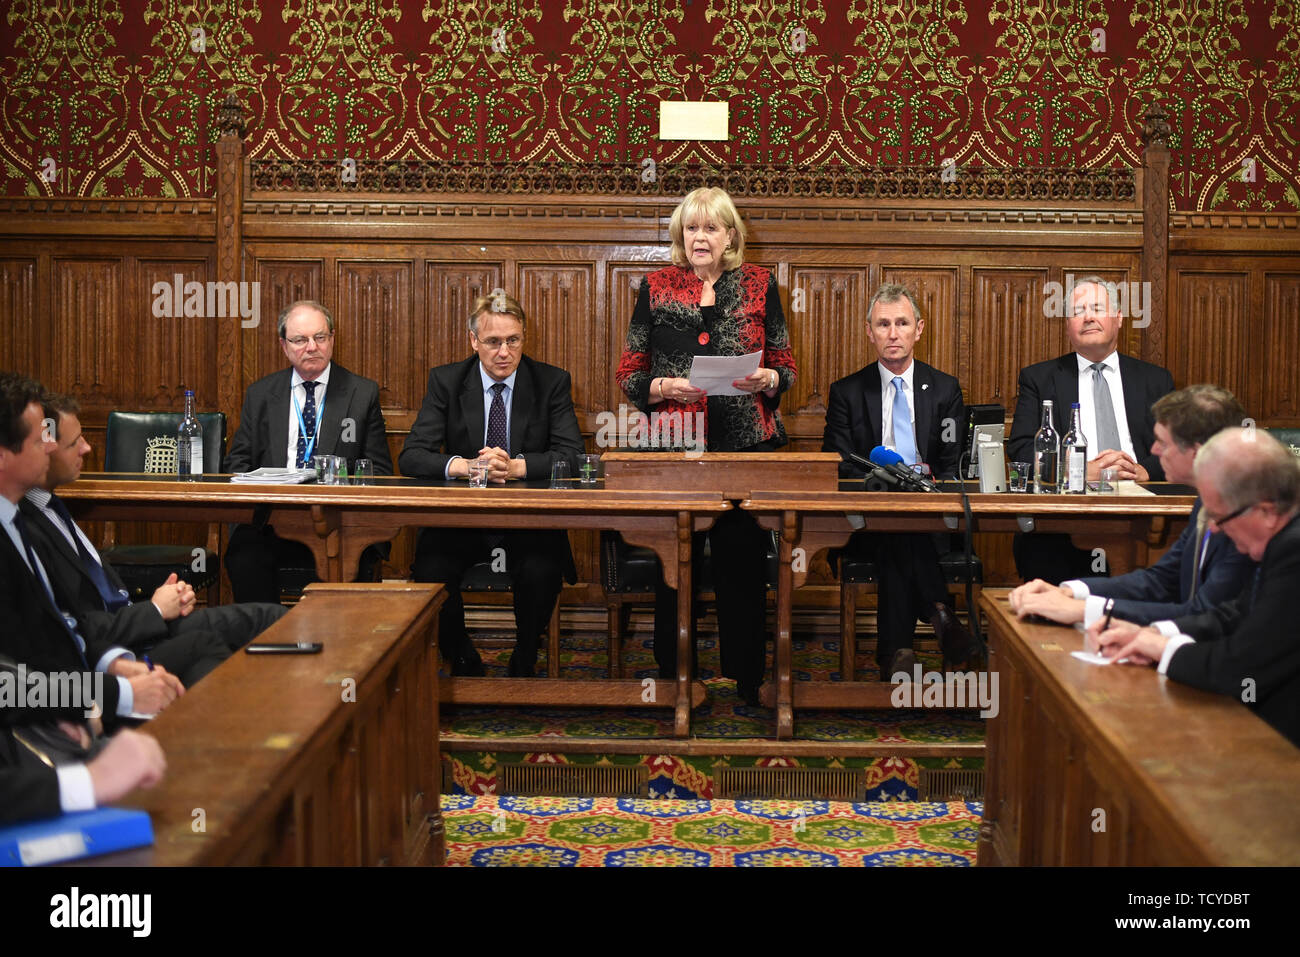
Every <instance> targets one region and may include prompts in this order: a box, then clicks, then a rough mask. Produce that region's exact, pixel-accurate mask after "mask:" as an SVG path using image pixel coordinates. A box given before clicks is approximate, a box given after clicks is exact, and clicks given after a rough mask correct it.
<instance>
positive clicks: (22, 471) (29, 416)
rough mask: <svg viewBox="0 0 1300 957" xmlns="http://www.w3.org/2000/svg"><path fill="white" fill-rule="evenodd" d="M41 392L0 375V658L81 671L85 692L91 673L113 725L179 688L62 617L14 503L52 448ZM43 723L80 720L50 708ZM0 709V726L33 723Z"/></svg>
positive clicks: (38, 477) (33, 483) (148, 710)
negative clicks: (99, 681)
mask: <svg viewBox="0 0 1300 957" xmlns="http://www.w3.org/2000/svg"><path fill="white" fill-rule="evenodd" d="M44 396H45V392H44V389H42V388H41V386H40V384H39V383H38V382H35V381H34V380H32V379H28V378H24V377H22V376H17V375H13V374H11V373H5V372H0V621H2V622H3V623H4V627H3V628H0V654H4V655H6V656H8V657H9V658H11V659H12V660H13V661H15V662H17V663H20V664H24V665H26V666H27V667H28V668H30V669H32V670H34V671H42V672H46V673H51V674H53V673H80V674H82V675H84V676H85V680H84V682H83V687H90V686H91V684H92V683H93V675H92V674H91V673H92V672H94V671H98V672H104V673H106V674H107V675H110V676H112V677H111V678H110V679H109V680H107V681H104V682H103V687H104V701H103V709H104V713H105V715H106V716H108V717H109V719H110V720H111V719H112V717H113V716H115V715H129V714H131V713H133V712H136V713H141V714H156V713H157V712H159V711H161V710H162V709H163V708H165V707H166V706H167V705H168V704H170V703H171V702H172V701H173V700H174V699H175V698H176V696H177V695H179V694H183V693H184V688H183V687H182V686H181V684H180V682H179V681H178V680H177V679H176V676H175V675H173V674H171V673H170V672H168V671H166V670H165V669H163V668H148V667H147V666H145V665H144V664H143V663H141V662H137V661H136V660H135V656H134V655H133V654H132V653H131V652H130V651H128V650H126V649H125V648H121V647H113V646H109V645H106V644H103V643H95V642H87V639H86V638H85V637H83V636H82V635H81V634H80V633H79V630H78V626H77V621H76V619H75V618H73V617H71V616H70V615H64V613H63V612H62V610H61V609H60V607H59V603H58V601H57V600H56V598H55V595H54V589H53V587H52V586H51V584H50V579H49V576H48V575H47V573H46V571H45V567H44V565H43V564H42V563H41V560H40V558H39V556H38V555H37V552H36V546H35V544H34V542H33V536H32V535H31V533H30V532H29V531H28V528H27V522H26V520H25V518H24V517H23V515H22V513H21V512H20V511H19V508H18V503H19V502H20V501H21V500H22V498H23V496H24V495H26V494H27V492H28V490H29V489H32V488H35V487H37V486H39V485H40V484H41V483H42V482H43V481H45V477H46V473H47V472H48V470H49V463H50V454H51V452H53V451H54V448H55V443H54V431H55V430H54V427H53V423H51V422H50V421H49V420H48V419H47V418H46V416H45V411H44V407H43V401H44ZM44 717H45V718H46V719H52V718H71V719H73V720H80V718H81V717H82V715H81V714H80V712H76V713H69V714H65V713H61V712H59V711H57V710H53V709H49V711H48V713H47V714H45V715H44ZM31 718H32V716H31V715H24V714H22V713H21V712H18V711H16V710H15V709H9V708H0V722H3V723H5V724H14V723H22V722H23V721H28V720H31Z"/></svg>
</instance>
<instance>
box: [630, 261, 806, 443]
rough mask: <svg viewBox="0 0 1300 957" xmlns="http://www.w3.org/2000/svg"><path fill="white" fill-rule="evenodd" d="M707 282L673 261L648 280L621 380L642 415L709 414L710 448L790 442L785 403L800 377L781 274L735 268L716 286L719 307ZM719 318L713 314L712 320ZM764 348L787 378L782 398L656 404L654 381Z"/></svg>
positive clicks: (780, 387)
mask: <svg viewBox="0 0 1300 957" xmlns="http://www.w3.org/2000/svg"><path fill="white" fill-rule="evenodd" d="M703 288H704V283H703V282H702V281H701V280H700V278H699V276H697V275H695V271H694V270H692V269H689V268H687V267H685V266H669V267H667V268H665V269H659V270H657V271H655V272H652V273H650V275H648V276H646V277H645V279H644V280H642V282H641V291H640V294H639V295H638V296H637V301H636V309H635V311H634V312H633V313H632V322H631V324H630V325H629V326H628V330H627V346H626V348H625V349H624V350H623V358H622V360H621V361H620V362H619V364H618V373H617V378H618V384H619V386H620V387H621V388H622V389H623V391H624V392H625V393H627V396H628V398H629V399H631V400H632V402H633V403H634V404H635V405H636V407H637V408H638V409H640V410H641V411H642V412H658V413H663V414H666V415H672V414H673V413H684V414H693V413H695V412H702V413H704V425H705V430H706V433H705V434H706V436H707V448H708V450H709V451H711V452H727V451H734V450H736V449H744V448H748V447H749V446H751V445H755V444H757V443H759V442H768V443H771V444H772V445H777V446H779V445H784V444H785V443H786V442H787V441H788V440H787V438H786V434H785V425H784V424H783V423H782V422H781V413H780V412H779V411H778V406H779V405H780V401H781V393H782V392H785V391H786V390H787V389H789V388H790V387H791V386H793V385H794V380H795V378H796V376H797V375H798V370H796V369H795V364H794V354H793V353H791V351H790V337H789V335H788V333H787V331H786V327H785V313H784V312H783V311H782V309H781V299H780V296H779V295H778V293H777V287H776V278H775V277H774V276H773V275H772V274H771V273H770V272H768V271H767V270H766V269H764V268H762V267H761V266H751V265H749V264H745V265H742V266H740V267H739V268H737V269H732V270H728V271H727V272H724V273H723V274H722V275H721V276H719V277H718V279H717V281H716V282H715V283H714V284H713V294H714V306H713V308H712V309H707V307H706V310H705V311H702V310H701V307H700V294H701V293H702V292H703ZM709 316H711V318H710V317H709ZM759 350H762V352H763V358H762V360H761V361H760V363H759V365H760V366H761V367H763V368H766V369H774V370H775V371H776V373H777V375H778V376H779V377H780V382H779V383H778V384H777V389H776V395H775V396H773V397H769V396H767V395H766V394H765V393H763V392H758V393H755V394H753V395H734V396H732V395H728V396H709V397H706V398H704V399H699V400H697V401H695V402H690V403H683V402H675V401H672V400H667V401H664V402H660V403H658V404H657V405H655V406H654V408H653V410H652V409H651V408H650V405H649V398H650V383H651V382H652V381H653V380H654V379H657V378H660V377H668V378H681V379H685V378H689V376H690V374H691V360H692V359H693V358H694V357H695V356H743V355H747V354H749V353H751V352H757V351H759Z"/></svg>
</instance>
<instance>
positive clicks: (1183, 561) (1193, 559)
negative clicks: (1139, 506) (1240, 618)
mask: <svg viewBox="0 0 1300 957" xmlns="http://www.w3.org/2000/svg"><path fill="white" fill-rule="evenodd" d="M1151 412H1152V414H1153V415H1154V416H1155V441H1154V442H1153V443H1152V446H1151V452H1152V454H1153V455H1155V456H1157V457H1158V458H1159V459H1160V467H1161V468H1162V469H1163V470H1164V473H1165V478H1166V479H1168V480H1169V481H1170V482H1178V483H1181V484H1184V485H1191V486H1193V487H1195V486H1196V476H1195V472H1194V470H1193V467H1192V466H1193V462H1194V461H1195V459H1196V453H1197V452H1198V451H1199V450H1200V448H1201V446H1203V445H1204V444H1205V443H1206V442H1208V441H1210V438H1211V437H1212V436H1214V435H1216V434H1217V433H1219V432H1221V431H1223V430H1224V429H1227V428H1232V427H1233V426H1240V425H1241V424H1242V422H1243V421H1245V419H1246V411H1245V409H1243V408H1242V407H1241V403H1240V402H1238V401H1237V399H1236V397H1235V396H1234V395H1233V394H1232V393H1231V392H1229V391H1228V390H1227V389H1223V388H1220V387H1218V386H1213V385H1193V386H1188V387H1187V388H1186V389H1179V390H1178V391H1176V392H1170V393H1169V394H1168V395H1166V396H1162V397H1161V398H1160V399H1158V400H1157V401H1156V403H1155V405H1154V406H1152V409H1151ZM1254 573H1255V563H1254V562H1253V561H1251V559H1250V557H1249V556H1247V555H1243V554H1242V553H1241V552H1239V551H1237V549H1236V548H1235V547H1234V546H1233V544H1232V540H1231V539H1230V538H1229V537H1228V535H1227V533H1226V532H1224V531H1222V530H1220V531H1217V532H1213V531H1211V530H1210V528H1209V517H1208V516H1207V515H1206V512H1205V509H1204V508H1203V506H1202V503H1201V500H1200V499H1199V498H1198V499H1197V500H1196V504H1195V505H1194V506H1193V507H1192V516H1191V521H1190V522H1189V523H1188V525H1187V528H1186V529H1185V530H1184V531H1183V534H1182V535H1180V536H1179V537H1178V540H1177V541H1176V542H1174V544H1173V545H1172V546H1171V547H1170V549H1169V550H1168V551H1167V552H1165V554H1164V555H1163V556H1162V557H1161V559H1160V561H1158V562H1156V563H1155V564H1154V565H1152V566H1151V567H1150V568H1143V569H1138V570H1136V571H1132V572H1129V573H1128V574H1127V575H1120V576H1118V577H1116V578H1083V579H1071V580H1070V581H1064V582H1062V583H1061V584H1060V586H1059V587H1057V586H1055V585H1049V584H1048V583H1047V582H1045V581H1043V580H1042V579H1041V578H1036V579H1034V580H1033V581H1031V582H1029V583H1028V584H1025V585H1021V586H1020V587H1019V588H1017V589H1015V590H1014V591H1012V592H1011V595H1010V596H1009V597H1010V601H1011V610H1012V611H1014V612H1015V613H1016V614H1018V615H1019V616H1020V617H1021V618H1024V617H1025V616H1027V615H1041V616H1042V617H1044V618H1050V619H1051V620H1052V621H1058V622H1060V623H1061V624H1063V625H1072V624H1075V623H1077V622H1082V623H1083V624H1084V625H1085V626H1091V625H1092V624H1094V623H1095V622H1097V621H1098V620H1100V619H1102V618H1104V617H1105V616H1106V615H1107V614H1110V615H1113V616H1114V617H1115V618H1122V619H1124V620H1125V621H1132V622H1136V623H1137V624H1140V625H1146V624H1149V623H1151V622H1153V621H1157V620H1160V619H1163V618H1177V617H1179V616H1180V615H1195V614H1199V613H1200V612H1203V611H1208V610H1209V609H1211V608H1213V607H1214V606H1215V605H1218V604H1221V603H1222V602H1225V601H1228V600H1229V599H1232V598H1235V597H1236V596H1237V595H1239V594H1240V593H1241V590H1242V588H1244V587H1245V585H1246V583H1247V582H1248V581H1249V580H1250V578H1251V576H1252V575H1253V574H1254Z"/></svg>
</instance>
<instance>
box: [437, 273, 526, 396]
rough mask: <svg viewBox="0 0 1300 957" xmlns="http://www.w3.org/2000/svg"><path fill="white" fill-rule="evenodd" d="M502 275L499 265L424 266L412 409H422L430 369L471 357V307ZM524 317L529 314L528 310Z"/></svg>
mask: <svg viewBox="0 0 1300 957" xmlns="http://www.w3.org/2000/svg"><path fill="white" fill-rule="evenodd" d="M502 272H503V267H502V264H501V263H499V262H489V263H483V262H472V263H467V262H426V263H425V267H424V287H425V302H426V306H425V310H424V314H423V315H421V316H419V317H418V321H417V325H419V326H420V328H421V330H422V335H421V337H420V338H419V340H418V341H417V342H416V354H415V362H414V366H415V370H414V375H415V380H416V391H415V396H416V400H415V404H414V406H412V407H411V408H414V409H415V410H417V411H418V410H419V408H420V403H421V402H422V401H423V400H424V390H425V387H426V386H427V384H428V372H429V370H430V369H431V368H433V367H434V366H437V365H442V364H444V363H447V362H456V361H458V360H460V359H464V358H466V357H467V356H468V355H469V354H470V345H469V328H468V326H467V322H468V321H469V311H470V308H471V306H473V304H474V300H476V299H477V298H478V297H479V296H485V295H488V294H489V293H491V292H492V290H493V289H497V288H500V287H501V286H502V282H503V280H502ZM508 291H509V290H507V292H508ZM524 314H525V315H528V313H527V311H525V313H524ZM531 318H532V316H531V315H529V319H531Z"/></svg>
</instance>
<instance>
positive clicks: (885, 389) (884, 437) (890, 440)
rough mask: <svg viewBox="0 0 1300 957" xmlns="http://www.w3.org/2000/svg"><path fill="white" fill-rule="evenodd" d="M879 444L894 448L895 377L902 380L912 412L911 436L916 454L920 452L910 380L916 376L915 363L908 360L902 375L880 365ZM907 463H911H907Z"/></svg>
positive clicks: (914, 402)
mask: <svg viewBox="0 0 1300 957" xmlns="http://www.w3.org/2000/svg"><path fill="white" fill-rule="evenodd" d="M879 368H880V444H881V445H884V446H887V447H889V448H891V449H894V450H895V451H897V449H895V448H894V396H895V395H896V394H897V392H896V391H895V387H894V380H895V379H902V380H903V393H904V394H905V395H906V396H907V407H908V409H909V410H910V411H911V413H912V416H911V418H912V438H913V439H914V440H915V441H916V454H917V455H920V454H921V440H920V439H919V438H918V437H917V435H916V391H915V390H914V389H913V388H912V380H913V378H915V376H916V363H915V362H909V363H908V364H907V368H906V369H904V370H903V372H902V375H894V373H892V372H890V371H889V370H888V369H886V368H885V367H884V366H883V365H881V366H880V367H879ZM908 464H909V465H910V464H912V463H910V462H909V463H908Z"/></svg>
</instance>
